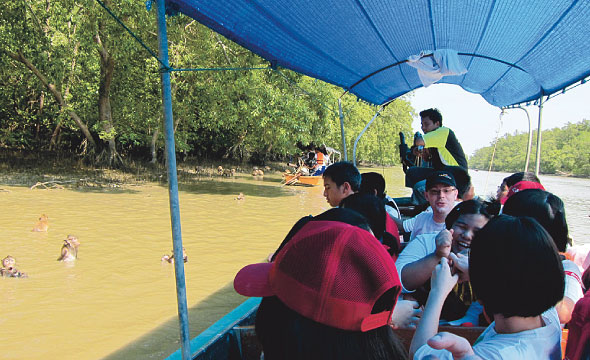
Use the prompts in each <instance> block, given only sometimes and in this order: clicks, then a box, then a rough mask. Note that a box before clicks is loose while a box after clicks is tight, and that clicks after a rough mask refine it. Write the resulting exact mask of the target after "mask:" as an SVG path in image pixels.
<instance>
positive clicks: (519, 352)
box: [414, 308, 561, 360]
mask: <svg viewBox="0 0 590 360" xmlns="http://www.w3.org/2000/svg"><path fill="white" fill-rule="evenodd" d="M541 316H542V318H543V321H544V322H545V326H543V327H540V328H536V329H532V330H525V331H521V332H518V333H514V334H498V333H497V332H496V330H495V326H496V322H492V323H491V324H490V326H488V327H487V329H485V330H484V332H483V333H481V335H480V336H479V338H478V339H477V341H476V342H475V345H474V346H473V351H474V352H475V355H478V356H480V357H481V358H483V359H486V360H500V359H502V360H512V359H526V360H561V327H560V326H559V317H558V316H557V311H555V308H551V309H549V310H547V311H545V312H544V313H543V314H542V315H541ZM427 355H435V356H437V357H438V358H439V359H440V360H452V359H453V355H451V353H450V352H449V351H447V350H435V349H433V348H431V347H430V346H428V344H425V345H422V346H421V347H420V348H419V349H418V351H416V354H414V360H417V359H422V358H424V357H426V356H427Z"/></svg>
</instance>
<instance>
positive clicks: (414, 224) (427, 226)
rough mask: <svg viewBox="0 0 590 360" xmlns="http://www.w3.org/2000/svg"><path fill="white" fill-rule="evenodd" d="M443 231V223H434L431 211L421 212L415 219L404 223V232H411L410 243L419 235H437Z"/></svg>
mask: <svg viewBox="0 0 590 360" xmlns="http://www.w3.org/2000/svg"><path fill="white" fill-rule="evenodd" d="M443 229H445V223H444V221H443V222H442V223H437V222H436V221H434V214H433V213H432V211H431V212H427V211H423V212H421V213H420V214H418V215H416V216H415V217H413V218H411V219H408V220H405V221H404V230H405V231H406V232H409V231H411V232H412V235H411V236H410V241H412V240H414V239H415V238H416V236H418V235H420V234H429V233H433V232H436V233H438V232H440V231H441V230H443Z"/></svg>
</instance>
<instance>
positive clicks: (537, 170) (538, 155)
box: [535, 92, 543, 176]
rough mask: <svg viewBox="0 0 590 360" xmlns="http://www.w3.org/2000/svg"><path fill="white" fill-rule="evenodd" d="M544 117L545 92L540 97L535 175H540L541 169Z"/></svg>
mask: <svg viewBox="0 0 590 360" xmlns="http://www.w3.org/2000/svg"><path fill="white" fill-rule="evenodd" d="M542 119H543V92H541V97H540V98H539V127H538V128H537V159H536V160H537V163H536V166H535V175H537V176H539V170H540V169H541V120H542Z"/></svg>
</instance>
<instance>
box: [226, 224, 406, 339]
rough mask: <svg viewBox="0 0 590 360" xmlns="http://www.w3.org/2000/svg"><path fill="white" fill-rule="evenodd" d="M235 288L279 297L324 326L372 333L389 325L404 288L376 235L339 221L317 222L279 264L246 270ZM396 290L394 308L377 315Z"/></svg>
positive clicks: (299, 235)
mask: <svg viewBox="0 0 590 360" xmlns="http://www.w3.org/2000/svg"><path fill="white" fill-rule="evenodd" d="M234 288H235V289H236V291H237V292H238V293H239V294H242V295H245V296H277V297H278V298H279V299H280V300H281V301H282V302H283V303H284V304H285V305H286V306H287V307H289V308H290V309H292V310H294V311H296V312H297V313H299V314H300V315H302V316H305V317H307V318H309V319H312V320H314V321H316V322H319V323H321V324H324V325H328V326H331V327H334V328H338V329H343V330H351V331H369V330H372V329H376V328H378V327H381V326H384V325H387V324H389V321H390V319H391V314H392V313H393V308H394V306H395V303H396V301H397V297H398V295H399V293H400V292H401V282H400V280H399V277H398V274H397V270H396V268H395V263H394V262H393V259H392V258H391V256H390V255H389V254H388V253H387V251H386V250H385V248H384V247H383V245H381V243H380V242H379V241H378V240H377V239H376V238H375V237H374V236H373V235H372V234H371V233H369V232H368V231H366V230H363V229H361V228H358V227H356V226H353V225H349V224H346V223H342V222H338V221H311V222H309V223H308V224H306V225H305V226H304V227H303V228H301V230H299V231H298V232H297V234H296V235H295V236H294V237H293V238H292V239H291V240H290V241H289V242H288V243H287V245H286V246H285V247H284V248H283V249H281V251H280V252H279V253H278V255H277V257H276V260H275V261H274V262H273V263H262V264H252V265H248V266H246V267H244V268H243V269H242V270H240V271H239V272H238V274H237V275H236V277H235V279H234ZM390 289H393V292H394V297H393V300H392V301H391V306H388V307H387V309H386V310H384V311H381V312H379V313H376V314H372V313H371V311H372V310H373V307H374V305H375V303H376V302H377V300H378V299H379V298H381V296H382V295H383V294H384V293H385V292H387V291H388V290H390Z"/></svg>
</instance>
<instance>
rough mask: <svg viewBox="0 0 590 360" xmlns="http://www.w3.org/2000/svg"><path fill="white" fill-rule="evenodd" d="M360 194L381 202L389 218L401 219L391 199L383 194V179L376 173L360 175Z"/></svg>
mask: <svg viewBox="0 0 590 360" xmlns="http://www.w3.org/2000/svg"><path fill="white" fill-rule="evenodd" d="M359 193H361V194H371V195H375V196H377V197H378V198H379V199H382V200H383V203H384V204H385V211H387V213H388V214H389V216H391V218H392V219H393V218H397V219H401V214H400V212H399V209H398V207H397V204H396V203H395V201H394V200H393V198H392V197H391V196H389V195H387V194H386V193H385V178H384V177H383V175H381V174H379V173H376V172H366V173H362V174H361V188H360V189H359Z"/></svg>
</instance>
